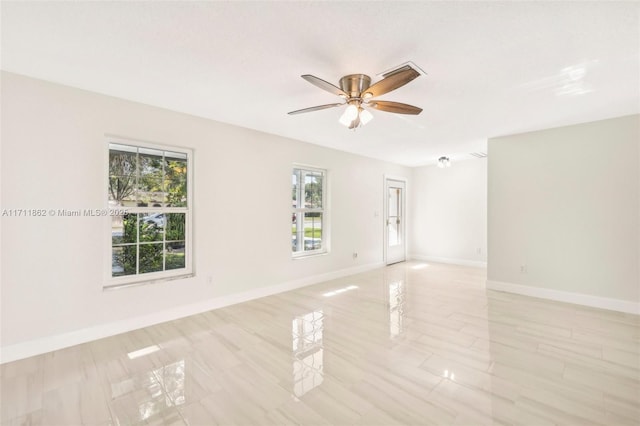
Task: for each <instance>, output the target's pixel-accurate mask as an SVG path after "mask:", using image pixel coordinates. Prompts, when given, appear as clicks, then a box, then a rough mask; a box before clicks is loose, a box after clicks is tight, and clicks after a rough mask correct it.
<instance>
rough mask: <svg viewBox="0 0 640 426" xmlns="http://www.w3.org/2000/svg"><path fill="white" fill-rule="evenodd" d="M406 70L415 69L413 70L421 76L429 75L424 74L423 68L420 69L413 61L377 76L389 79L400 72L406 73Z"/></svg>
mask: <svg viewBox="0 0 640 426" xmlns="http://www.w3.org/2000/svg"><path fill="white" fill-rule="evenodd" d="M406 69H413V70H416V71H418V73H419V74H420V75H427V73H426V72H424V70H423V69H422V68H420V67H419V66H417V65H416V64H414V63H413V62H411V61H408V62H405V63H404V64H400V65H398V66H397V67H393V68H391V69H388V70H386V71H382V72H381V73H378V74H376V75H377V76H378V77H382V78H387V77H389V76H390V75H393V74H395V73H397V72H400V71H404V70H406Z"/></svg>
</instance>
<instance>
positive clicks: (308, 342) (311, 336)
mask: <svg viewBox="0 0 640 426" xmlns="http://www.w3.org/2000/svg"><path fill="white" fill-rule="evenodd" d="M291 329H292V330H291V336H292V339H293V359H294V361H293V393H294V395H295V396H296V397H301V396H302V395H304V394H305V393H307V392H309V391H310V390H311V389H313V388H315V387H317V386H320V385H321V384H322V381H323V374H324V372H323V347H322V333H323V330H324V313H323V312H322V310H318V311H314V312H309V313H308V314H306V315H301V316H298V317H296V318H294V319H293V321H292V325H291Z"/></svg>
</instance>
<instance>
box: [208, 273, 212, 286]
mask: <svg viewBox="0 0 640 426" xmlns="http://www.w3.org/2000/svg"><path fill="white" fill-rule="evenodd" d="M212 284H213V277H212V276H211V275H207V285H212Z"/></svg>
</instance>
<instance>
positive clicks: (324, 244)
mask: <svg viewBox="0 0 640 426" xmlns="http://www.w3.org/2000/svg"><path fill="white" fill-rule="evenodd" d="M296 170H302V171H304V172H311V173H321V174H322V207H321V208H306V207H299V204H297V205H296V207H293V205H292V208H291V212H292V213H293V214H296V213H301V214H302V217H304V213H316V212H317V213H321V215H322V222H321V229H322V239H321V246H320V248H319V249H315V250H304V243H303V249H302V250H301V251H292V252H291V257H292V258H293V259H302V258H307V257H312V256H318V255H323V254H327V253H329V241H330V237H329V235H330V232H329V206H328V204H327V202H328V198H329V197H328V196H327V194H328V191H329V171H328V170H327V169H325V168H321V167H316V166H309V165H306V164H293V166H292V169H291V171H292V173H291V175H293V174H294V172H295V171H296ZM291 185H292V186H293V183H291ZM290 189H293V187H291V188H290ZM296 198H297V200H304V185H298V193H297V196H296ZM290 201H293V200H292V199H291V198H290ZM302 235H303V239H304V221H303V228H302ZM296 240H297V237H296Z"/></svg>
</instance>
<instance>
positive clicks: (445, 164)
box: [438, 156, 451, 169]
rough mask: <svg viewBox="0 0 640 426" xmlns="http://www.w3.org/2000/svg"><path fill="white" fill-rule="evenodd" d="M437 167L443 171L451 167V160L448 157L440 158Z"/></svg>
mask: <svg viewBox="0 0 640 426" xmlns="http://www.w3.org/2000/svg"><path fill="white" fill-rule="evenodd" d="M438 167H440V168H441V169H444V168H445V167H451V160H450V159H449V157H444V156H443V157H440V158H438Z"/></svg>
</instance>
